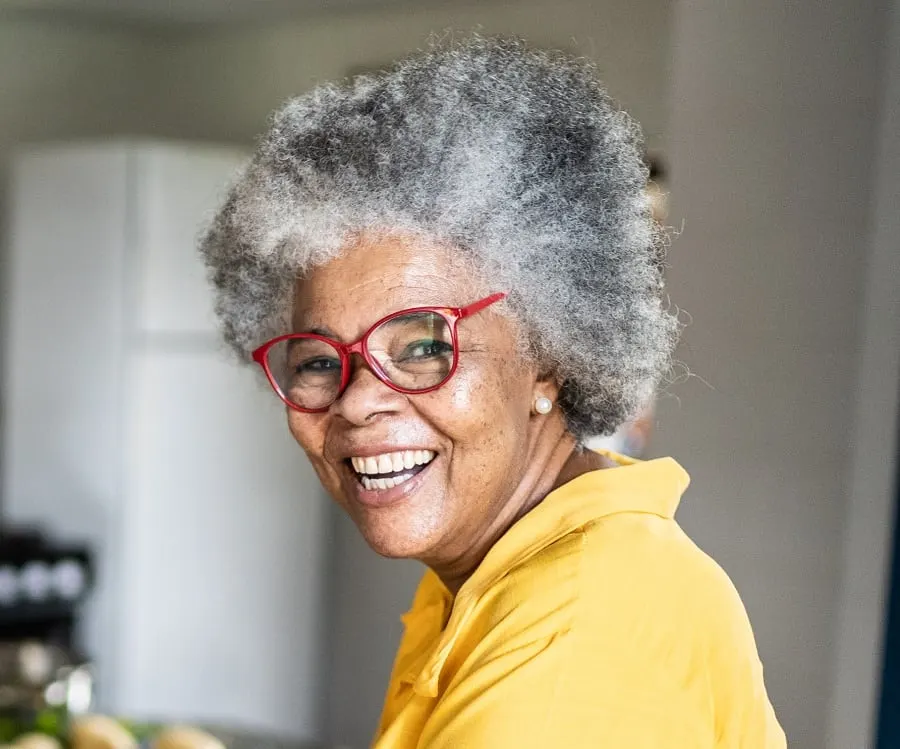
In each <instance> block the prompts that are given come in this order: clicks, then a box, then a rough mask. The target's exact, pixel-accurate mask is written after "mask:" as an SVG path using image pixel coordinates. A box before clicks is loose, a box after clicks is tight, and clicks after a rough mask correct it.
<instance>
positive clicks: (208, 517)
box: [2, 142, 327, 736]
mask: <svg viewBox="0 0 900 749" xmlns="http://www.w3.org/2000/svg"><path fill="white" fill-rule="evenodd" d="M242 159H243V154H242V153H240V152H236V151H233V150H228V149H223V148H213V147H207V146H197V145H178V144H165V143H146V142H116V143H107V144H81V145H61V146H52V147H41V148H36V149H33V150H30V151H27V152H24V153H22V154H20V155H19V157H18V158H17V159H16V160H15V163H14V169H13V180H12V184H11V191H10V192H11V197H12V203H11V208H12V209H11V213H10V216H11V221H10V222H9V225H8V227H7V230H8V231H9V233H10V235H9V241H8V242H7V247H8V248H9V253H10V255H9V258H8V261H7V274H8V275H7V279H6V289H7V294H6V295H5V297H4V317H5V320H6V327H7V336H6V337H5V339H4V341H3V343H4V346H3V348H4V350H3V366H4V388H3V396H4V397H3V408H4V414H3V417H4V418H3V440H2V445H3V464H2V467H3V473H2V492H3V503H4V510H5V512H7V513H8V514H9V516H10V517H11V519H12V520H18V521H21V522H25V521H37V522H40V523H42V524H44V525H45V526H46V527H48V528H49V529H50V530H51V531H53V532H54V533H55V534H57V535H59V536H64V537H71V538H80V539H89V540H90V541H91V542H92V543H93V544H94V547H95V549H96V551H97V553H98V555H99V559H98V564H99V580H98V586H97V589H96V591H95V594H94V596H93V598H92V600H91V603H90V605H89V607H88V610H87V612H86V614H87V616H86V628H85V633H84V635H85V641H86V644H87V646H88V647H89V649H90V651H91V653H92V654H93V655H94V656H95V657H96V660H97V664H98V669H99V679H100V689H101V701H102V705H101V706H102V707H103V708H105V709H109V710H114V711H116V712H120V713H123V714H127V715H135V716H139V717H144V716H146V717H158V718H164V719H184V720H206V721H220V722H222V721H224V722H227V723H229V724H235V723H237V724H244V725H248V726H255V727H258V728H262V729H268V730H273V731H277V732H279V733H283V734H288V735H296V736H314V735H315V734H316V733H317V732H318V728H319V717H318V712H319V710H318V707H319V702H320V695H319V692H320V688H321V684H320V681H321V677H322V672H321V669H320V660H321V657H320V652H321V650H322V642H323V640H324V638H323V617H324V612H323V604H324V582H323V572H324V564H323V561H324V560H323V555H324V551H325V550H324V545H325V544H324V537H323V536H324V533H325V530H326V525H327V520H326V517H327V512H326V505H325V500H324V498H323V497H322V494H321V490H320V489H319V485H318V482H317V480H316V478H315V475H314V473H313V471H312V469H311V467H310V466H309V464H308V462H307V461H306V459H305V457H304V456H303V454H302V453H301V451H300V449H299V447H297V446H296V444H295V443H294V442H293V441H292V440H291V438H290V436H289V434H288V432H287V429H286V426H285V419H284V413H283V410H282V407H281V406H280V404H279V402H278V401H277V399H276V398H275V397H274V396H273V395H272V394H271V393H270V392H268V389H267V387H266V386H265V384H264V382H263V381H262V380H261V378H260V377H259V375H257V373H255V372H253V371H252V370H251V369H249V368H246V367H241V366H239V365H238V364H236V363H235V362H234V361H233V360H232V359H231V357H230V356H229V355H228V354H227V353H226V352H225V351H224V347H223V346H222V345H221V344H220V343H219V341H218V337H217V333H216V330H215V323H214V320H213V317H212V312H211V303H210V300H211V294H210V291H209V289H208V287H207V283H206V278H205V272H204V269H203V267H202V263H201V262H200V260H199V258H198V256H197V253H196V250H195V246H196V240H197V237H198V236H199V233H200V231H201V228H202V226H203V224H204V223H205V221H206V220H208V218H209V216H210V212H211V210H212V209H213V208H214V207H215V205H216V204H217V202H218V200H219V199H220V198H221V194H222V192H223V187H224V184H225V183H226V182H227V181H228V179H229V178H230V177H231V176H232V175H233V174H234V172H235V170H236V169H237V168H238V167H239V166H240V163H241V161H242Z"/></svg>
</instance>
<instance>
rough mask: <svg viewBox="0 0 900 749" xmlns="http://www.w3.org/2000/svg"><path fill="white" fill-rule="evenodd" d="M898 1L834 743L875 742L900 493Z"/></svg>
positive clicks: (850, 499)
mask: <svg viewBox="0 0 900 749" xmlns="http://www.w3.org/2000/svg"><path fill="white" fill-rule="evenodd" d="M891 5H892V13H891V18H890V19H889V21H888V23H887V24H886V25H885V28H886V29H887V33H886V41H887V44H886V45H885V46H884V48H883V49H882V61H883V72H882V78H881V80H882V83H881V91H882V95H881V101H880V109H881V112H880V117H879V123H878V137H877V140H876V145H875V147H876V154H877V159H876V164H875V170H874V174H873V178H874V179H873V184H874V185H875V194H874V196H873V200H872V210H871V225H872V228H871V250H870V253H869V257H868V262H866V263H865V264H864V271H865V275H866V290H865V302H864V304H863V309H864V313H863V319H862V321H861V322H862V325H861V328H860V333H861V344H862V345H861V351H860V357H859V359H858V368H859V369H858V380H857V387H856V393H855V395H856V417H855V421H854V424H853V431H852V433H851V434H852V447H851V464H850V471H849V474H848V481H847V490H848V491H847V507H846V515H845V518H846V520H845V526H844V538H843V555H844V577H843V583H842V586H841V599H840V600H841V606H840V612H839V614H840V615H839V618H838V621H837V640H836V658H835V661H834V668H835V671H834V692H833V695H832V710H831V715H830V718H831V720H830V723H829V729H830V730H829V736H828V739H829V740H828V743H827V746H828V747H829V749H843V747H848V746H859V747H870V746H873V745H874V738H875V737H874V730H873V724H874V722H875V713H876V707H877V705H878V699H879V686H880V676H881V671H882V643H883V629H884V624H885V622H884V616H883V609H882V606H883V601H884V599H885V597H886V588H887V583H888V578H889V575H888V570H889V568H890V561H891V558H890V549H891V547H890V539H891V531H892V530H893V526H894V524H895V506H894V505H895V497H896V496H897V491H898V488H897V487H895V486H894V482H895V476H896V474H895V471H894V465H895V463H896V461H897V455H898V453H900V445H898V442H897V439H898V434H897V431H898V430H897V422H898V419H897V413H898V400H900V391H898V383H900V210H898V207H900V0H892V2H891Z"/></svg>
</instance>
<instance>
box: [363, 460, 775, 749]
mask: <svg viewBox="0 0 900 749" xmlns="http://www.w3.org/2000/svg"><path fill="white" fill-rule="evenodd" d="M606 454H607V455H608V457H611V458H612V459H613V460H615V461H616V462H618V463H619V467H617V468H610V469H606V470H601V471H594V472H591V473H587V474H584V475H582V476H579V477H578V478H576V479H574V480H573V481H571V482H569V483H568V484H565V485H564V486H562V487H560V488H559V489H557V490H556V491H554V492H552V493H551V494H549V495H548V496H547V497H546V498H545V499H544V501H543V502H542V503H541V504H540V505H538V506H537V507H535V508H534V509H533V510H532V511H531V512H529V513H528V514H527V515H526V516H524V517H523V518H522V519H521V520H519V521H518V522H517V523H516V524H515V525H513V526H512V527H511V528H510V529H509V531H507V533H506V534H505V535H504V536H503V537H502V538H500V540H499V541H497V543H496V544H495V545H494V547H493V548H492V549H491V550H490V552H489V553H488V555H487V556H486V557H485V559H484V561H483V562H482V563H481V565H480V566H479V567H478V569H477V570H476V571H475V573H474V574H473V575H472V576H471V577H470V578H469V580H467V581H466V583H465V584H464V585H463V586H462V588H461V589H460V591H459V593H458V594H457V596H456V599H455V600H454V599H453V598H452V596H451V595H450V593H449V592H448V590H447V589H446V588H445V587H444V585H443V584H442V583H441V582H440V580H439V579H438V577H437V576H436V575H435V574H434V573H432V572H430V571H429V572H426V573H425V576H424V577H423V579H422V582H421V583H420V585H419V589H418V591H417V592H416V595H415V598H414V601H413V605H412V609H411V610H410V611H409V612H408V613H407V614H406V615H405V616H404V617H403V621H404V623H405V625H406V632H405V634H404V636H403V640H402V642H401V643H400V648H399V651H398V653H397V658H396V661H395V664H394V670H393V674H392V676H391V682H390V686H389V688H388V693H387V699H386V702H385V706H384V712H383V714H382V718H381V724H380V726H379V728H378V733H377V735H376V738H375V742H374V744H373V746H374V747H375V749H414V748H418V749H505V748H506V747H509V749H557V748H559V749H579V748H580V747H584V748H585V749H586V748H587V747H592V748H597V749H695V748H696V749H700V747H703V748H704V749H713V748H715V749H725V748H726V747H727V748H728V749H731V748H732V747H733V748H734V749H738V748H739V747H740V748H741V749H781V748H783V747H785V746H786V742H785V736H784V732H783V731H782V730H781V727H780V726H779V725H778V722H777V720H776V718H775V714H774V711H773V710H772V706H771V704H770V702H769V699H768V697H767V695H766V689H765V685H764V684H763V669H762V665H761V664H760V661H759V657H758V656H757V652H756V644H755V642H754V639H753V634H752V632H751V630H750V623H749V621H748V620H747V615H746V613H745V611H744V607H743V605H742V603H741V601H740V598H739V597H738V594H737V591H736V590H735V589H734V586H733V585H732V583H731V581H730V580H729V579H728V577H727V576H726V574H725V573H724V572H723V571H722V569H721V568H720V567H719V566H718V565H717V564H716V563H715V562H714V561H713V560H712V559H710V558H709V557H708V556H706V555H705V554H704V553H703V552H702V551H700V550H699V549H698V548H697V547H696V546H695V545H694V544H693V542H692V541H691V540H690V539H689V538H688V537H687V536H686V535H685V533H684V532H683V531H682V530H681V528H680V527H679V526H678V524H677V523H676V522H675V520H674V515H675V509H676V508H677V506H678V502H679V499H680V497H681V494H682V493H683V492H684V490H685V489H686V488H687V485H688V481H689V479H688V475H687V474H686V473H685V472H684V470H683V469H682V468H681V467H680V466H679V465H678V464H677V463H676V462H675V461H674V460H672V459H670V458H664V459H660V460H652V461H647V462H638V461H634V460H630V459H627V458H624V457H623V456H620V455H615V454H611V453H606Z"/></svg>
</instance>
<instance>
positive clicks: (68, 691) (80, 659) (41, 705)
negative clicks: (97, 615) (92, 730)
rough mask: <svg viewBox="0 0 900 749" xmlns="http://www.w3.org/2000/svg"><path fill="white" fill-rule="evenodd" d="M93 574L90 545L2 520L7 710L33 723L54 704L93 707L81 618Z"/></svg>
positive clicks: (68, 710) (0, 588) (2, 694)
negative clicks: (18, 527) (10, 526)
mask: <svg viewBox="0 0 900 749" xmlns="http://www.w3.org/2000/svg"><path fill="white" fill-rule="evenodd" d="M92 580H93V568H92V563H91V555H90V553H89V551H88V549H87V548H86V547H83V546H80V545H77V544H62V543H56V542H54V541H52V540H51V539H49V538H48V537H47V536H46V535H45V534H43V533H40V532H39V531H37V530H24V529H23V530H17V531H13V530H10V529H8V528H2V527H0V717H2V718H4V719H6V720H7V721H15V722H21V723H23V724H28V723H29V722H30V721H32V720H35V719H38V716H40V715H47V714H48V711H50V713H51V714H53V713H54V712H55V713H56V714H60V715H70V714H78V713H84V712H87V711H89V710H90V708H91V704H92V701H93V692H94V690H93V675H92V669H91V664H90V661H89V659H88V658H87V657H86V655H85V654H84V653H83V652H82V651H81V648H80V647H79V643H78V636H77V632H78V629H77V624H78V618H79V610H80V605H81V603H82V602H83V601H84V599H85V597H86V596H87V594H88V592H89V590H90V588H91V583H92ZM0 739H3V737H0Z"/></svg>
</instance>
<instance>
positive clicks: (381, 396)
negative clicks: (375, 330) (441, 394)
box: [331, 354, 406, 424]
mask: <svg viewBox="0 0 900 749" xmlns="http://www.w3.org/2000/svg"><path fill="white" fill-rule="evenodd" d="M405 398H406V396H404V395H403V394H402V393H398V392H397V391H396V390H393V389H391V388H390V387H388V386H387V385H386V384H385V383H384V382H382V381H381V380H380V379H379V378H378V376H377V375H376V374H375V373H374V372H373V371H372V369H371V368H370V367H369V365H368V363H367V362H366V361H365V360H364V359H363V358H362V357H361V356H359V355H358V354H354V355H352V356H351V357H350V379H349V381H348V382H347V387H346V388H344V392H343V393H341V395H340V397H339V398H338V399H337V400H336V401H335V402H334V404H333V405H332V406H331V411H332V413H334V414H336V415H338V416H341V417H343V418H344V419H346V420H347V421H349V422H351V423H353V424H365V423H366V422H368V421H371V420H372V419H373V418H374V417H375V416H377V415H379V414H384V413H392V412H395V411H397V410H398V409H399V408H401V407H402V405H403V403H404V402H405Z"/></svg>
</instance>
